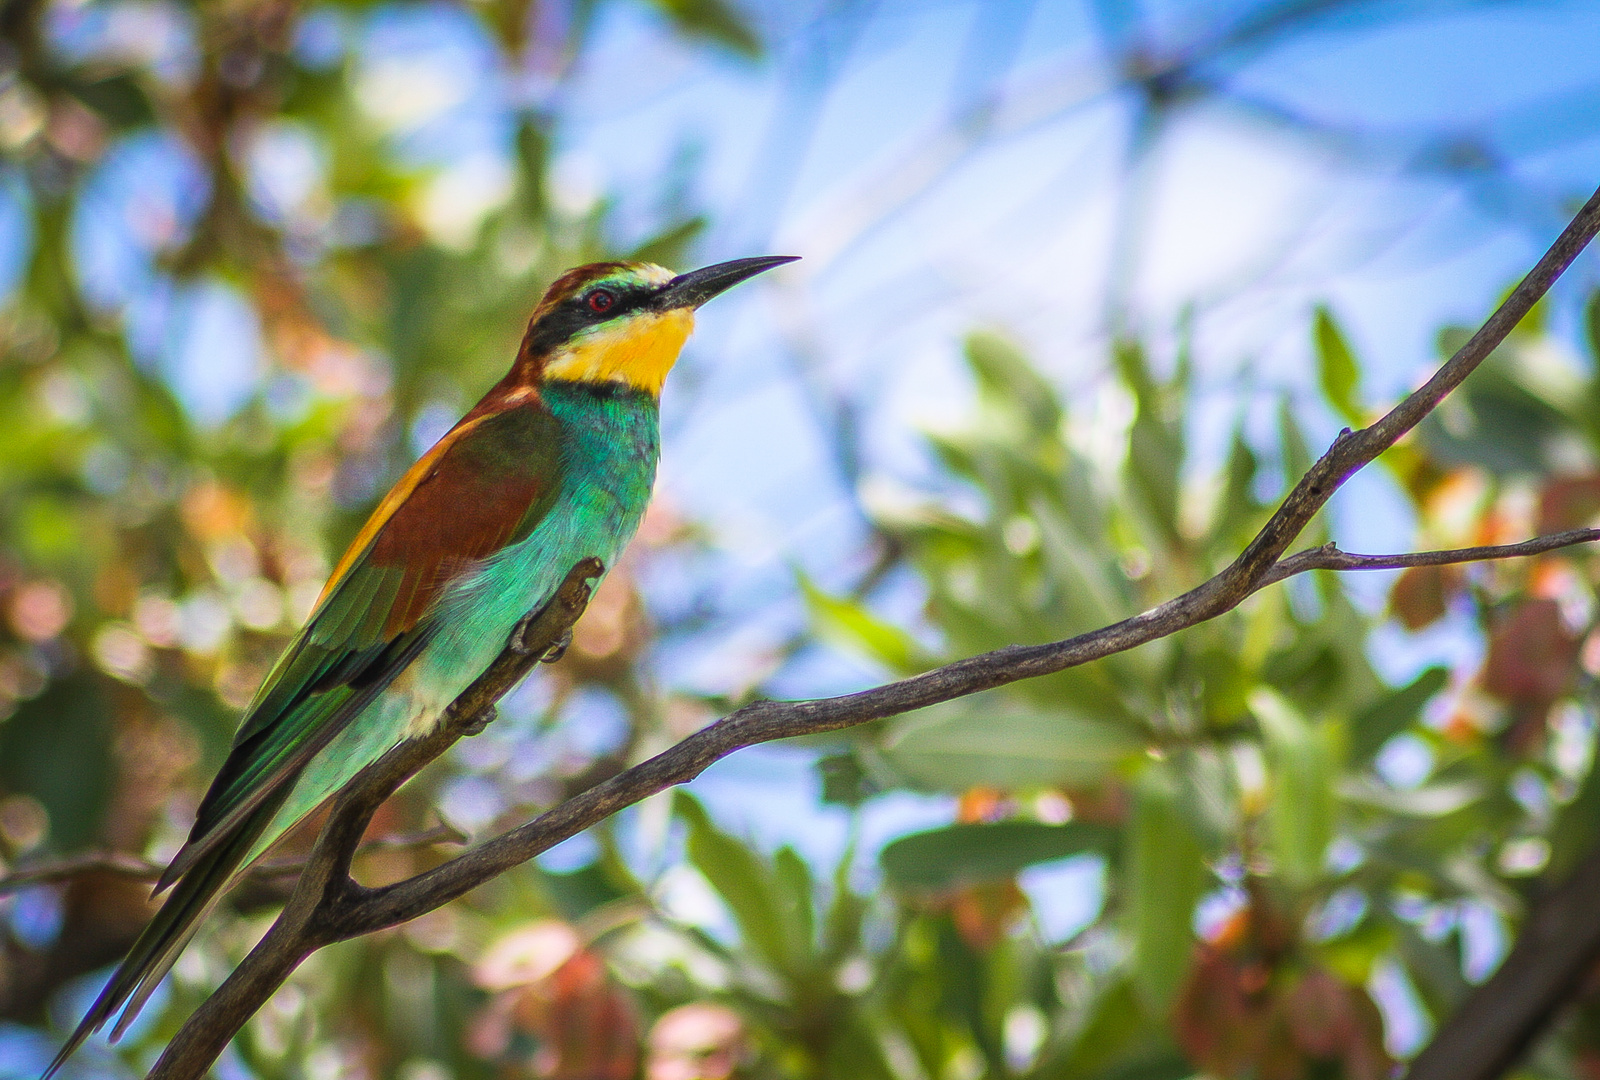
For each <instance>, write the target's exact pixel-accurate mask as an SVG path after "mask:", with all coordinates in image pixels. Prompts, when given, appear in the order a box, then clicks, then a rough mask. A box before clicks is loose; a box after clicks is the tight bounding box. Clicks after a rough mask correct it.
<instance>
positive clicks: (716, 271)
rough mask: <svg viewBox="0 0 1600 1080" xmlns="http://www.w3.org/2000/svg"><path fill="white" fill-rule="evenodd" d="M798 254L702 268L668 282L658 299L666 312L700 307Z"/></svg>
mask: <svg viewBox="0 0 1600 1080" xmlns="http://www.w3.org/2000/svg"><path fill="white" fill-rule="evenodd" d="M799 257H800V256H798V255H758V256H757V257H755V258H753V259H734V260H733V261H732V262H725V263H717V264H716V265H715V266H703V267H701V268H700V269H699V270H691V271H689V272H688V273H687V274H679V275H678V276H677V277H675V278H673V279H672V280H671V281H669V282H667V287H666V288H664V289H662V290H661V292H660V294H659V295H658V296H657V298H656V303H657V304H658V305H660V307H661V308H662V309H663V310H667V309H671V308H685V307H688V308H697V307H699V306H700V305H701V304H703V303H705V302H706V301H707V300H710V299H711V298H712V297H713V296H716V295H717V294H718V293H723V292H726V291H728V290H729V289H731V288H733V287H734V286H735V285H737V284H739V282H741V281H745V280H747V279H748V278H753V277H755V276H756V275H757V274H759V273H761V272H762V271H764V270H771V269H772V268H773V267H774V266H782V265H783V264H784V263H791V262H794V261H795V260H796V259H798V258H799Z"/></svg>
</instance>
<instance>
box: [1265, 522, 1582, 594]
mask: <svg viewBox="0 0 1600 1080" xmlns="http://www.w3.org/2000/svg"><path fill="white" fill-rule="evenodd" d="M1596 540H1600V529H1569V530H1567V531H1566V532H1562V533H1555V534H1553V535H1551V536H1540V537H1536V538H1534V539H1532V540H1524V541H1523V542H1522V543H1520V544H1494V545H1491V546H1489V547H1469V548H1451V549H1450V550H1448V551H1413V552H1410V553H1408V554H1405V555H1356V554H1353V553H1352V552H1348V551H1340V550H1339V548H1338V545H1336V544H1323V545H1322V546H1321V547H1317V548H1310V549H1308V550H1306V551H1300V552H1296V553H1295V554H1293V555H1290V556H1288V557H1287V558H1284V559H1280V560H1278V562H1277V564H1276V565H1274V566H1273V568H1272V569H1271V570H1269V571H1267V573H1266V574H1265V575H1264V576H1263V577H1262V579H1261V585H1262V586H1267V585H1271V584H1272V583H1273V582H1277V581H1282V580H1283V579H1284V578H1287V577H1293V576H1294V575H1295V574H1303V573H1305V572H1306V571H1307V570H1404V569H1407V568H1409V567H1413V566H1449V565H1452V564H1454V563H1469V562H1488V561H1489V560H1491V559H1526V558H1528V557H1530V556H1533V555H1543V554H1544V553H1545V552H1547V551H1556V550H1558V549H1560V548H1565V547H1572V546H1574V545H1576V544H1588V543H1592V542H1594V541H1596Z"/></svg>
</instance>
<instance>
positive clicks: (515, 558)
mask: <svg viewBox="0 0 1600 1080" xmlns="http://www.w3.org/2000/svg"><path fill="white" fill-rule="evenodd" d="M790 261H792V259H791V258H790V257H788V256H765V257H761V258H754V259H736V260H734V261H732V262H725V263H719V264H717V265H715V266H708V267H706V268H704V269H702V270H695V271H693V272H692V273H688V274H682V275H679V276H676V277H675V276H673V274H672V273H671V272H670V271H667V270H663V269H662V268H661V267H659V266H653V265H650V264H648V263H622V262H608V263H593V264H591V265H589V266H580V267H578V268H577V269H575V270H570V271H568V272H567V273H566V274H564V275H562V276H561V277H560V278H558V279H557V280H556V281H555V283H554V284H552V285H551V286H550V288H549V290H548V291H547V292H546V293H545V295H544V298H543V299H542V300H541V301H540V302H539V305H538V307H537V308H535V309H534V312H533V316H532V318H531V319H530V320H529V321H528V330H527V333H526V334H525V335H524V336H523V339H522V346H521V348H520V349H519V350H518V351H517V357H516V360H515V361H514V362H513V364H512V366H511V371H510V372H509V373H508V374H507V375H506V376H505V378H503V379H501V380H500V381H499V382H498V383H496V384H495V385H494V387H493V388H492V389H490V391H489V392H488V393H487V394H485V395H484V396H483V400H481V401H479V402H478V404H477V405H475V406H473V408H472V410H471V411H470V412H468V413H467V414H466V416H464V417H462V419H461V422H460V423H458V424H456V426H455V427H453V428H451V429H450V431H449V432H447V433H446V434H445V436H444V437H443V438H441V439H440V440H439V441H438V442H437V443H436V444H435V445H434V446H433V448H432V449H430V450H429V451H428V452H427V453H426V454H423V455H422V457H421V458H420V459H419V460H418V461H417V463H416V464H415V465H413V466H412V467H411V468H410V470H408V471H407V472H406V474H405V475H404V476H402V477H401V478H400V481H399V482H398V483H397V484H395V486H394V488H393V489H392V490H391V491H390V492H389V494H388V495H386V496H385V497H384V499H383V501H382V502H381V503H379V504H378V508H377V510H375V511H374V512H373V514H372V516H371V517H370V518H369V519H368V520H367V523H366V525H365V526H363V527H362V529H361V531H360V532H359V533H358V534H357V535H356V538H355V540H354V541H353V542H352V543H351V544H350V547H349V549H348V550H347V551H346V552H345V553H344V557H343V558H342V559H340V560H339V563H338V565H337V566H336V567H334V570H333V574H332V576H331V577H330V578H329V579H328V584H327V585H326V586H325V587H324V588H323V590H322V596H321V598H320V599H319V600H318V601H317V604H316V607H315V608H314V609H313V610H312V612H311V615H310V617H309V618H308V619H307V621H306V624H305V626H304V627H303V628H302V629H301V630H300V632H299V634H297V635H296V636H295V639H294V640H293V641H292V642H290V644H289V646H288V648H286V649H285V650H284V653H283V655H282V656H281V657H280V658H279V659H278V662H277V663H276V664H275V665H274V666H273V668H272V670H271V672H270V673H269V674H268V675H267V678H266V680H265V682H263V683H262V686H261V689H260V690H258V691H257V692H256V696H255V700H254V701H252V702H251V703H250V706H249V708H248V709H247V710H246V711H245V715H244V719H243V721H242V722H241V723H240V725H239V731H238V734H237V735H236V736H235V737H234V741H233V749H232V750H231V752H230V753H229V754H228V758H227V760H226V761H225V762H224V763H223V766H222V770H221V771H220V772H219V773H218V774H217V776H216V779H215V780H213V781H212V782H211V788H210V790H208V791H207V792H206V796H205V798H204V799H203V800H202V801H201V803H200V808H199V811H198V813H197V815H196V818H195V823H194V828H193V829H192V830H191V831H190V833H189V839H188V841H187V842H186V843H185V844H184V846H183V848H182V849H181V850H180V851H179V852H178V854H177V856H176V857H175V858H174V859H173V860H172V863H171V865H169V866H168V867H167V870H166V873H165V874H163V875H162V877H161V880H160V881H159V882H158V883H157V885H156V890H157V891H158V892H159V891H161V890H162V889H164V888H166V887H168V886H169V885H170V886H174V887H173V889H172V894H171V895H170V896H169V897H168V898H167V900H166V902H165V903H164V904H163V905H162V907H161V909H160V911H158V912H157V913H156V916H155V918H154V919H153V920H152V921H151V922H150V925H149V926H148V927H146V929H145V930H144V932H143V933H142V934H140V935H139V938H138V940H137V941H135V942H134V944H133V948H132V949H131V950H130V951H129V953H128V956H127V958H126V959H125V960H123V962H122V965H121V967H119V968H118V969H117V972H116V974H115V975H113V976H112V978H111V981H110V982H109V983H108V984H107V985H106V988H105V990H104V991H102V992H101V994H100V997H99V998H98V999H97V1000H96V1001H95V1003H94V1005H93V1006H92V1007H91V1008H90V1009H89V1012H88V1015H87V1016H85V1017H84V1019H83V1022H82V1023H81V1024H79V1025H78V1028H77V1030H76V1031H74V1032H73V1034H72V1037H71V1038H70V1039H68V1040H67V1043H66V1046H65V1047H64V1048H63V1049H62V1051H61V1053H60V1055H58V1056H57V1058H56V1060H55V1062H54V1064H52V1065H51V1067H50V1072H51V1073H53V1072H55V1070H56V1069H57V1068H59V1067H60V1065H61V1063H62V1062H63V1061H65V1060H66V1058H67V1056H68V1055H70V1054H71V1053H72V1051H73V1050H75V1049H76V1048H77V1047H78V1045H79V1044H81V1043H82V1042H83V1040H84V1039H85V1038H87V1037H88V1035H89V1034H90V1033H91V1032H93V1031H95V1030H97V1029H99V1028H100V1027H101V1026H102V1025H103V1024H105V1022H106V1020H107V1019H109V1018H110V1016H111V1014H112V1013H114V1012H116V1011H117V1010H118V1009H122V1010H123V1011H122V1016H121V1018H120V1019H119V1020H118V1021H117V1024H116V1027H115V1028H114V1029H113V1032H112V1037H113V1038H115V1037H117V1036H119V1035H121V1034H122V1032H123V1031H124V1030H125V1029H126V1028H127V1026H128V1024H129V1023H131V1022H132V1020H133V1018H134V1016H136V1015H137V1014H138V1012H139V1009H140V1008H141V1007H142V1006H143V1005H144V1003H145V1001H146V999H147V998H149V996H150V994H151V992H152V991H154V990H155V988H156V985H157V984H158V983H159V982H160V981H161V978H162V976H164V975H165V974H166V973H167V971H168V969H170V968H171V967H172V965H173V962H174V961H175V960H177V958H178V954H179V953H180V952H182V951H183V947H184V946H185V945H187V944H188V942H189V939H190V938H191V937H193V936H194V933H195V930H196V929H197V928H198V926H199V924H200V921H201V920H202V919H203V918H204V917H205V916H206V914H207V913H208V912H209V911H210V910H211V909H212V908H213V907H214V906H215V905H216V903H217V902H218V900H220V899H221V897H222V894H223V893H224V892H225V891H226V889H227V887H228V886H229V885H230V884H231V883H232V882H233V881H234V880H235V879H236V878H237V877H238V876H239V874H240V873H242V872H243V871H244V870H245V869H246V868H247V867H249V866H250V864H251V863H253V862H254V861H255V860H256V859H258V858H259V857H260V856H261V855H262V854H263V853H264V852H265V851H266V850H267V849H268V848H270V847H271V846H272V845H273V843H275V842H276V841H277V840H278V839H279V838H280V837H282V836H283V834H284V833H285V832H287V831H288V830H289V829H290V828H292V827H293V826H294V825H295V823H297V822H298V821H300V820H301V819H302V818H304V817H305V816H306V815H307V814H309V813H310V812H311V811H313V810H314V809H316V808H317V807H318V806H319V805H320V804H322V803H323V802H324V801H325V800H326V799H327V798H328V797H329V796H331V795H333V794H334V793H335V792H337V791H338V790H339V789H340V788H342V787H343V786H344V785H345V784H347V783H349V782H350V780H351V779H352V778H353V777H354V776H355V775H356V773H358V772H360V771H361V769H362V768H364V767H365V766H366V765H368V764H370V763H371V762H373V761H375V760H377V759H378V758H379V757H381V756H382V755H383V754H384V753H385V752H387V751H388V750H389V749H390V748H391V747H393V746H395V745H397V744H398V743H400V742H402V741H403V740H405V739H407V738H412V737H415V736H417V735H420V734H423V733H425V732H427V731H428V730H430V729H431V728H432V727H433V725H434V724H435V723H436V722H437V721H438V719H439V717H440V715H441V714H442V713H443V711H444V710H445V708H446V707H447V706H448V705H449V704H450V703H451V701H453V700H454V699H455V698H456V696H457V695H458V694H460V693H461V692H462V691H463V690H465V689H466V688H467V686H468V685H469V684H470V683H471V682H472V681H473V679H475V678H476V677H477V676H478V675H479V674H481V673H482V672H483V671H484V669H485V668H487V667H488V666H489V664H490V663H491V662H492V661H493V660H494V658H495V657H496V656H498V655H499V654H500V652H501V651H502V650H503V649H504V648H505V645H506V642H507V640H508V638H509V635H510V633H511V631H512V629H513V628H514V627H515V625H516V623H517V622H518V621H519V620H520V619H522V617H523V616H525V615H527V614H529V613H530V612H533V611H536V610H537V609H539V608H540V607H542V606H543V605H544V604H545V603H546V602H547V601H548V600H549V599H550V598H551V597H552V596H553V595H554V593H555V591H556V589H557V588H558V587H559V586H560V584H561V582H562V580H563V579H564V578H565V577H566V575H567V572H568V571H569V570H570V569H571V568H572V567H573V565H574V564H575V563H577V562H578V561H579V560H581V559H584V558H587V557H589V556H594V557H596V558H598V559H600V561H601V562H602V564H604V565H605V566H607V567H609V566H611V565H612V564H613V563H614V562H615V561H616V558H617V556H618V555H619V554H620V553H621V551H622V548H623V547H624V545H626V544H627V542H628V540H629V539H630V538H631V537H632V536H633V533H634V530H635V529H636V528H637V527H638V525H639V519H640V518H641V517H642V516H643V514H644V509H645V504H646V502H648V500H649V498H650V490H651V487H652V485H653V484H654V481H655V472H656V459H657V456H658V452H659V446H660V430H659V423H658V411H657V407H658V402H659V398H660V393H661V386H662V383H663V382H664V381H665V380H666V377H667V372H668V371H670V370H671V369H672V366H673V364H674V363H675V362H676V361H677V359H678V353H679V351H680V350H681V349H682V348H683V343H684V341H685V340H686V339H687V338H688V336H689V331H690V330H691V329H692V328H693V326H694V312H695V309H696V308H698V307H699V306H700V305H701V304H703V303H705V302H706V301H707V300H710V299H711V298H712V297H714V296H716V295H717V294H718V293H720V292H722V291H724V290H725V289H728V288H731V287H732V286H734V285H737V284H738V283H739V282H741V281H744V280H745V279H747V278H750V277H753V276H754V275H756V274H759V273H761V272H762V271H764V270H768V269H770V268H772V267H774V266H777V265H779V264H781V263H786V262H790ZM48 1075H49V1074H48V1073H47V1074H46V1076H48Z"/></svg>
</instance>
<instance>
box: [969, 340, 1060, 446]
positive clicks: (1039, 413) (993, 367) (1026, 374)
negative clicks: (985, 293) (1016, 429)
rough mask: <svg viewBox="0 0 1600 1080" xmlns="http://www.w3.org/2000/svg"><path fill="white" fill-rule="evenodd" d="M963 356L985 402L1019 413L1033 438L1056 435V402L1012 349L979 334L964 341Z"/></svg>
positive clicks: (1051, 392) (1057, 423)
mask: <svg viewBox="0 0 1600 1080" xmlns="http://www.w3.org/2000/svg"><path fill="white" fill-rule="evenodd" d="M966 354H967V364H968V365H969V366H970V367H971V368H972V373H973V375H974V376H975V377H976V378H977V380H978V389H979V390H980V391H981V392H982V393H983V395H984V397H985V398H987V399H988V400H989V401H990V402H991V403H993V404H1002V405H1004V406H1006V407H1008V408H1012V409H1017V410H1020V412H1021V415H1022V417H1023V418H1024V420H1025V422H1026V423H1027V425H1028V428H1029V430H1030V432H1031V433H1032V434H1034V435H1054V434H1055V433H1056V431H1057V429H1058V428H1059V427H1060V425H1061V403H1060V400H1059V399H1058V398H1057V397H1056V392H1055V390H1054V389H1053V388H1052V387H1051V386H1050V384H1049V383H1048V382H1046V381H1045V380H1044V377H1043V376H1041V375H1040V374H1039V373H1038V372H1037V371H1035V370H1034V369H1033V365H1032V364H1030V363H1028V359H1027V357H1025V356H1023V355H1022V353H1021V352H1020V351H1018V350H1017V348H1016V346H1014V345H1012V344H1011V343H1010V342H1009V341H1007V340H1005V339H1004V338H1002V337H1000V336H999V335H997V334H990V333H985V332H981V331H980V332H978V333H975V334H971V335H969V336H968V337H967V342H966Z"/></svg>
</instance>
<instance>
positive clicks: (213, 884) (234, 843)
mask: <svg viewBox="0 0 1600 1080" xmlns="http://www.w3.org/2000/svg"><path fill="white" fill-rule="evenodd" d="M293 787H294V784H293V783H288V784H284V785H282V786H281V787H280V788H279V790H278V792H275V793H274V794H273V795H272V797H271V798H269V799H268V800H267V801H266V802H265V803H263V804H262V805H261V806H259V807H257V808H256V810H255V812H254V813H253V814H251V815H250V816H249V817H248V818H246V819H245V820H244V821H242V822H240V824H239V827H238V829H237V831H235V832H234V834H233V835H232V836H231V837H229V838H228V840H227V841H226V842H225V843H222V844H219V845H217V846H216V847H215V848H213V849H212V850H211V851H209V852H207V853H206V855H205V856H204V857H203V858H201V859H200V860H199V861H198V862H197V863H195V865H193V866H191V867H190V868H189V871H188V872H187V873H186V874H184V875H183V878H182V880H180V881H179V882H178V883H177V885H175V886H174V887H173V889H172V893H171V895H169V896H168V897H167V900H166V903H164V904H162V905H161V910H160V911H158V912H156V915H155V918H153V919H151V920H150V924H149V925H148V926H146V927H145V928H144V932H143V933H141V934H140V935H139V938H138V940H137V941H135V942H134V943H133V947H132V948H131V949H129V950H128V955H127V957H126V958H125V959H124V960H123V961H122V964H121V966H120V967H118V968H117V972H116V974H115V975H113V976H112V977H111V981H110V982H109V983H107V984H106V988H105V989H104V990H102V991H101V992H100V996H99V997H98V998H96V999H95V1002H94V1005H93V1006H91V1007H90V1009H89V1012H88V1013H87V1015H85V1016H84V1018H83V1020H82V1022H81V1023H79V1024H78V1027H77V1030H75V1031H73V1033H72V1037H71V1038H69V1039H68V1040H67V1041H66V1044H65V1045H64V1046H62V1048H61V1052H60V1053H59V1054H57V1055H56V1057H55V1060H54V1061H52V1062H51V1063H50V1068H49V1069H48V1070H46V1072H45V1074H44V1080H50V1077H51V1076H53V1075H54V1074H55V1072H56V1070H57V1069H59V1068H61V1066H62V1064H63V1063H64V1062H65V1061H66V1060H67V1058H69V1057H71V1056H72V1054H73V1052H74V1051H75V1050H77V1049H78V1047H79V1046H81V1045H83V1041H84V1040H85V1039H87V1038H88V1037H89V1036H90V1035H92V1034H93V1033H94V1032H96V1031H98V1030H100V1028H102V1027H104V1026H105V1023H106V1021H107V1020H109V1019H110V1018H111V1015H112V1014H113V1013H115V1012H116V1011H117V1010H118V1009H122V1016H121V1017H120V1018H119V1019H118V1020H117V1024H116V1026H115V1027H114V1028H112V1029H111V1038H112V1040H113V1041H115V1040H116V1039H118V1038H120V1037H121V1036H122V1033H123V1032H124V1031H126V1030H127V1029H128V1025H129V1024H131V1023H133V1021H134V1018H135V1017H137V1016H138V1015H139V1010H140V1009H141V1008H143V1007H144V1003H145V1002H146V1001H147V1000H148V999H149V997H150V995H151V994H152V993H154V992H155V989H156V987H157V986H158V985H160V983H161V979H162V977H163V976H164V975H166V973H167V972H168V970H170V969H171V967H172V965H173V964H174V963H175V962H176V961H177V959H178V955H179V954H180V953H182V952H183V948H184V946H185V945H187V944H189V939H190V938H192V937H194V933H195V931H196V930H198V929H199V928H200V921H201V920H202V919H204V918H205V917H206V915H207V914H208V913H209V912H210V911H211V909H212V908H214V907H215V906H216V905H217V902H218V901H220V900H221V899H222V896H223V893H224V892H225V891H226V889H227V886H228V885H229V884H230V883H231V882H232V880H233V878H234V877H235V875H237V874H238V872H239V871H240V870H241V869H242V867H243V863H244V860H245V858H246V857H247V856H248V855H249V853H250V849H251V848H252V847H253V846H254V845H255V842H256V840H257V839H258V838H259V837H260V836H261V833H262V831H263V830H264V829H266V827H267V825H268V824H270V823H271V821H272V818H273V816H274V815H275V814H276V813H277V812H278V807H279V806H280V805H281V804H282V803H283V801H284V799H285V798H287V797H288V794H289V791H290V789H292V788H293Z"/></svg>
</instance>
